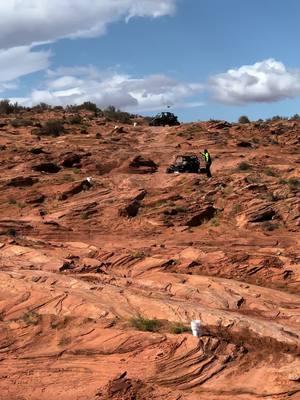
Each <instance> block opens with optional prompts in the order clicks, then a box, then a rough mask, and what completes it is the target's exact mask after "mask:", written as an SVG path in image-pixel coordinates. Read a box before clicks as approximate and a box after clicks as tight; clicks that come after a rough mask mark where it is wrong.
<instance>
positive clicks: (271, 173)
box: [264, 167, 278, 176]
mask: <svg viewBox="0 0 300 400" xmlns="http://www.w3.org/2000/svg"><path fill="white" fill-rule="evenodd" d="M264 173H265V174H266V175H268V176H278V171H275V170H274V169H273V168H270V167H269V168H266V169H265V171H264Z"/></svg>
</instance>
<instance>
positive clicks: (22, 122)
mask: <svg viewBox="0 0 300 400" xmlns="http://www.w3.org/2000/svg"><path fill="white" fill-rule="evenodd" d="M11 126H13V127H14V128H22V127H26V126H34V122H33V121H32V120H31V119H23V118H16V119H13V120H12V121H11Z"/></svg>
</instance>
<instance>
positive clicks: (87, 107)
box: [78, 101, 98, 113]
mask: <svg viewBox="0 0 300 400" xmlns="http://www.w3.org/2000/svg"><path fill="white" fill-rule="evenodd" d="M78 108H79V109H81V110H87V111H93V112H95V113H96V112H97V110H98V108H97V104H95V103H92V102H91V101H85V102H84V103H82V104H80V105H79V106H78Z"/></svg>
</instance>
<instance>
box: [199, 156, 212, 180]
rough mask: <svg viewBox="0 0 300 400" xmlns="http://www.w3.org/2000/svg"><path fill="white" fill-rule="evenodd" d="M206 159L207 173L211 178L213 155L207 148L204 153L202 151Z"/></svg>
mask: <svg viewBox="0 0 300 400" xmlns="http://www.w3.org/2000/svg"><path fill="white" fill-rule="evenodd" d="M201 155H202V157H203V159H204V161H205V171H206V175H207V177H208V178H211V176H212V175H211V172H210V166H211V156H210V154H209V152H208V150H207V149H205V150H204V152H203V153H201Z"/></svg>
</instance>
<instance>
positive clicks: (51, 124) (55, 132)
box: [40, 119, 64, 137]
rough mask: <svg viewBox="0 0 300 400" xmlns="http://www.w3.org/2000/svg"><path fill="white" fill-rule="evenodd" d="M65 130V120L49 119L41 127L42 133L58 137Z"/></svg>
mask: <svg viewBox="0 0 300 400" xmlns="http://www.w3.org/2000/svg"><path fill="white" fill-rule="evenodd" d="M63 132H64V125H63V122H62V121H60V120H54V119H53V120H49V121H47V122H45V124H44V126H43V127H42V128H41V129H40V134H41V135H45V136H53V137H57V136H59V135H60V134H61V133H63Z"/></svg>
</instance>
